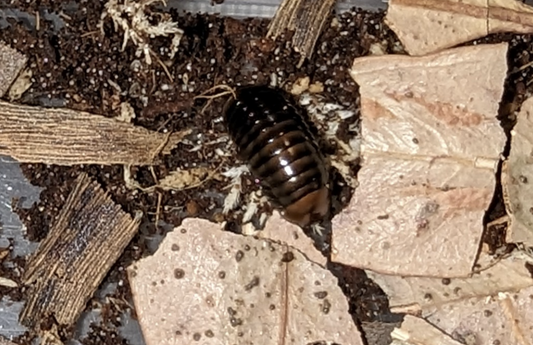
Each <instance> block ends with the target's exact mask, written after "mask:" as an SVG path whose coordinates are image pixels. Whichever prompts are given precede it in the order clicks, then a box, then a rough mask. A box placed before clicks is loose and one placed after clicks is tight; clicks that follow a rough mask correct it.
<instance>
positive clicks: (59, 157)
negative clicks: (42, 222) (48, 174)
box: [0, 101, 186, 165]
mask: <svg viewBox="0 0 533 345" xmlns="http://www.w3.org/2000/svg"><path fill="white" fill-rule="evenodd" d="M185 134H186V132H184V133H172V134H162V133H157V132H153V131H149V130H147V129H145V128H142V127H138V126H134V125H132V124H129V123H124V122H122V121H118V120H116V119H113V118H107V117H103V116H100V115H96V114H91V113H87V112H83V111H75V110H70V109H60V108H42V107H34V106H27V105H18V104H12V103H8V102H3V101H0V154H5V155H9V156H12V157H13V158H15V159H16V160H18V161H19V162H25V163H46V164H57V165H76V164H103V165H111V164H127V165H151V164H154V162H155V160H156V158H157V156H158V155H159V154H160V153H162V154H169V153H170V150H171V149H172V148H174V146H175V145H176V144H177V143H178V142H180V141H181V140H182V139H183V136H184V135H185Z"/></svg>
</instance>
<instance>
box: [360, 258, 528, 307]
mask: <svg viewBox="0 0 533 345" xmlns="http://www.w3.org/2000/svg"><path fill="white" fill-rule="evenodd" d="M366 273H367V275H368V277H369V278H370V279H372V280H373V281H374V282H376V284H378V285H379V286H380V287H381V288H382V289H383V291H384V292H385V293H386V294H387V296H388V297H389V306H390V308H391V309H392V310H394V311H395V312H400V311H401V312H405V311H406V310H409V308H410V307H411V306H416V307H417V308H418V309H422V310H423V309H426V308H430V307H433V306H435V307H438V306H440V305H443V304H446V303H450V302H453V301H457V300H464V299H467V298H471V297H484V296H490V295H496V294H498V293H499V292H506V291H519V290H520V289H523V288H526V287H529V286H532V285H533V279H532V278H531V273H530V272H529V270H528V268H527V263H526V261H524V260H523V259H522V258H521V257H519V256H514V255H513V256H510V257H508V258H505V259H503V260H502V261H500V262H498V263H496V264H495V265H494V266H492V267H490V268H488V269H486V270H483V271H481V272H480V273H475V274H473V275H472V277H469V278H455V279H447V278H445V279H442V278H428V277H401V276H393V275H383V274H378V273H375V272H372V271H366Z"/></svg>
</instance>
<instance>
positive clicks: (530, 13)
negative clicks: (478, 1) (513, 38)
mask: <svg viewBox="0 0 533 345" xmlns="http://www.w3.org/2000/svg"><path fill="white" fill-rule="evenodd" d="M488 4H489V20H488V30H489V32H488V33H489V34H495V33H499V32H513V33H517V34H531V33H533V7H531V6H529V5H526V4H524V3H522V2H521V1H517V0H488Z"/></svg>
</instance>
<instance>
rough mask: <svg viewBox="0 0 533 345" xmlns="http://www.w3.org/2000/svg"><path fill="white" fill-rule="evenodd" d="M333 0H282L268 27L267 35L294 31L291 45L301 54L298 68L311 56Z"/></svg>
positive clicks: (333, 3) (331, 7)
mask: <svg viewBox="0 0 533 345" xmlns="http://www.w3.org/2000/svg"><path fill="white" fill-rule="evenodd" d="M335 2H336V1H335V0H284V1H283V2H282V3H281V5H280V7H279V8H278V10H277V12H276V15H275V16H274V18H273V19H272V22H271V23H270V26H269V28H268V34H267V36H268V37H272V38H274V39H275V38H276V37H278V36H279V35H280V34H282V33H284V32H286V31H294V36H293V37H292V46H293V48H294V50H295V51H297V52H299V53H300V54H301V57H300V61H299V62H298V66H297V67H298V68H300V67H301V66H302V64H303V62H304V61H305V59H306V58H309V57H311V55H312V54H313V50H314V49H315V44H316V41H317V40H318V37H319V36H320V33H321V32H322V29H323V28H324V25H325V24H326V21H327V20H328V18H329V15H330V13H331V11H332V9H333V6H334V5H335Z"/></svg>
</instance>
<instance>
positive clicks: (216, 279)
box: [128, 219, 362, 345]
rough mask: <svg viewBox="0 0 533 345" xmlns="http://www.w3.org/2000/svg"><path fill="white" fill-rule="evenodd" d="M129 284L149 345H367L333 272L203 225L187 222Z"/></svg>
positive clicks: (132, 271) (133, 270)
mask: <svg viewBox="0 0 533 345" xmlns="http://www.w3.org/2000/svg"><path fill="white" fill-rule="evenodd" d="M128 276H129V280H130V284H131V288H132V292H133V298H134V302H135V308H136V312H137V315H138V318H139V322H140V324H141V329H142V331H143V335H144V337H145V340H146V343H147V345H154V344H157V345H165V344H177V343H179V344H183V345H187V344H191V345H192V344H198V343H202V344H206V345H209V344H217V345H225V344H244V343H250V342H253V343H254V344H257V345H261V344H268V345H272V344H280V345H281V344H288V343H298V344H310V343H314V342H318V341H332V342H335V343H339V344H351V345H358V344H362V340H361V335H360V334H359V331H358V330H357V328H356V326H355V324H354V323H353V321H352V318H351V316H350V314H349V312H348V303H347V301H346V298H345V297H344V295H343V294H342V292H341V291H340V289H339V287H338V285H337V280H336V278H335V277H334V276H333V275H332V274H331V273H330V272H329V271H327V270H325V269H323V268H321V267H320V266H318V265H316V264H314V263H312V262H310V261H308V260H307V259H306V258H305V257H304V256H303V255H302V254H301V253H300V252H299V251H298V250H296V249H293V248H291V247H288V246H286V245H278V244H275V243H272V242H269V241H265V240H259V239H255V238H253V237H249V236H240V235H235V234H232V233H229V232H225V231H222V229H221V228H220V226H219V225H217V224H214V223H211V222H208V221H206V220H200V219H185V220H184V221H183V224H182V226H181V227H179V228H176V229H175V230H174V231H173V232H170V233H169V234H168V235H167V237H166V238H165V240H164V241H163V242H162V243H161V245H160V247H159V249H158V251H157V252H156V253H155V254H154V255H153V256H151V257H148V258H146V259H142V260H140V261H139V262H137V263H135V264H133V265H132V266H130V267H129V268H128Z"/></svg>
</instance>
